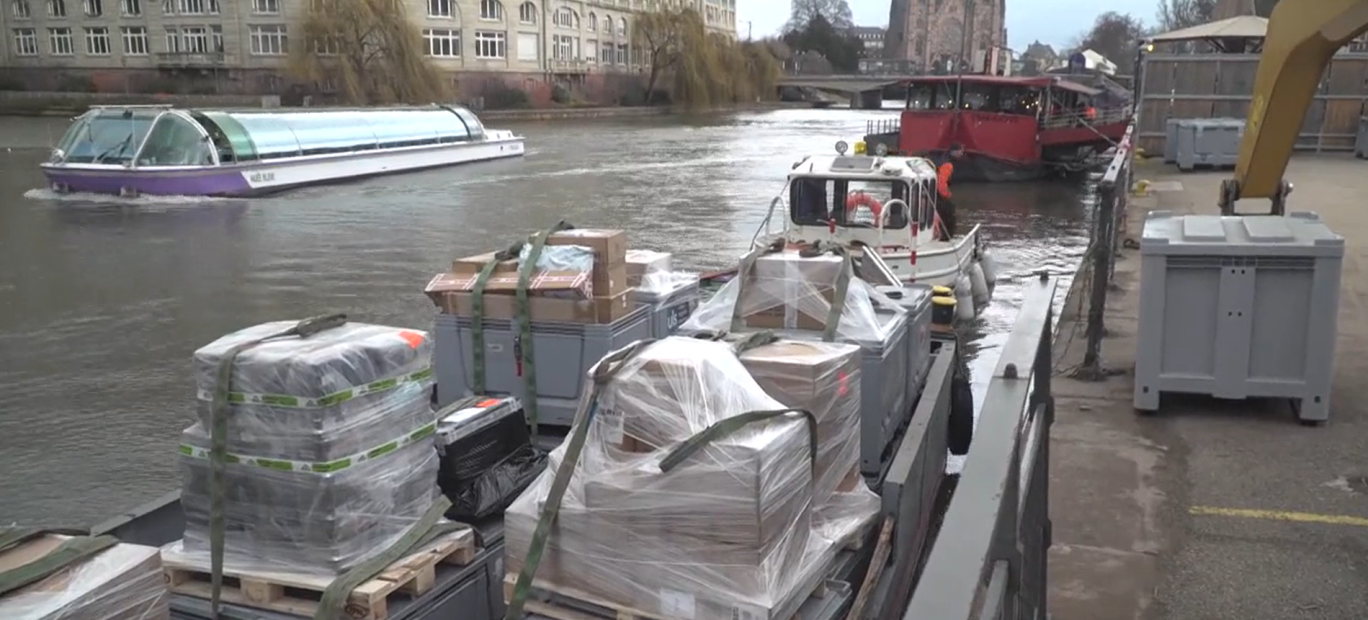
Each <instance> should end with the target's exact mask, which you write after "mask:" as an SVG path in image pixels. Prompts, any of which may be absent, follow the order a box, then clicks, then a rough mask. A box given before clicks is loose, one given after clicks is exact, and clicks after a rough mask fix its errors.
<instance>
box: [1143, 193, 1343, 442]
mask: <svg viewBox="0 0 1368 620" xmlns="http://www.w3.org/2000/svg"><path fill="white" fill-rule="evenodd" d="M1140 254H1141V275H1140V295H1139V299H1140V300H1141V302H1140V322H1139V330H1138V334H1137V341H1138V344H1137V345H1136V358H1135V394H1134V404H1135V408H1136V409H1139V410H1142V411H1153V410H1156V409H1158V408H1159V395H1160V394H1161V393H1162V392H1186V393H1195V394H1208V395H1211V396H1215V397H1217V398H1230V399H1240V398H1249V397H1279V398H1290V399H1294V400H1295V401H1297V403H1298V405H1299V406H1298V415H1299V416H1300V418H1301V419H1302V420H1303V421H1307V422H1320V421H1324V420H1327V419H1329V415H1330V382H1331V374H1332V372H1331V370H1332V365H1333V360H1334V353H1335V335H1336V314H1337V311H1338V308H1339V287H1340V272H1341V267H1342V262H1343V256H1344V239H1343V237H1340V236H1339V235H1336V234H1335V233H1333V232H1331V231H1330V229H1329V228H1327V227H1326V226H1325V224H1324V223H1322V222H1321V220H1320V217H1319V216H1317V215H1316V214H1314V213H1291V214H1288V215H1287V216H1285V217H1284V216H1275V215H1259V216H1228V217H1222V216H1217V215H1187V216H1175V215H1173V214H1172V213H1170V212H1168V211H1153V212H1150V214H1149V217H1148V218H1146V220H1145V229H1144V236H1143V237H1142V240H1141V242H1140Z"/></svg>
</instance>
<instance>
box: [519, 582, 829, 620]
mask: <svg viewBox="0 0 1368 620" xmlns="http://www.w3.org/2000/svg"><path fill="white" fill-rule="evenodd" d="M517 583H518V575H517V574H516V573H508V574H507V575H505V576H504V588H503V590H504V595H503V596H504V602H505V603H507V602H508V601H509V600H512V598H513V588H514V586H515V585H517ZM533 583H534V585H533V587H532V591H531V592H530V593H529V595H528V597H527V602H526V603H525V604H524V605H523V610H524V611H525V612H527V613H533V614H537V615H540V616H546V617H547V618H552V619H553V620H605V619H613V620H679V617H678V616H667V615H661V614H659V613H653V612H649V611H642V610H640V609H637V608H635V607H631V606H628V605H623V604H620V603H614V602H612V601H609V600H606V599H604V598H601V597H597V596H594V595H592V594H587V593H585V592H582V591H580V590H576V589H573V588H567V587H563V586H549V585H547V584H545V583H542V582H540V581H537V582H533ZM826 595H827V590H826V580H825V579H819V580H818V581H817V583H816V585H815V587H814V588H813V589H812V590H810V591H809V592H808V594H807V596H804V597H803V599H804V600H806V599H807V598H808V597H811V596H816V597H819V598H821V597H825V596H826ZM743 617H750V616H749V615H743ZM797 617H798V616H797V614H794V615H793V616H792V617H791V618H789V619H788V620H793V619H794V618H797Z"/></svg>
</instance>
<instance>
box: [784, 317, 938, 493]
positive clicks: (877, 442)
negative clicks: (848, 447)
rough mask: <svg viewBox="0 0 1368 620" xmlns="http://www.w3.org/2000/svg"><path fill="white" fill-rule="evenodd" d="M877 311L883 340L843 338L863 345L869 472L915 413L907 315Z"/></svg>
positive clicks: (864, 453)
mask: <svg viewBox="0 0 1368 620" xmlns="http://www.w3.org/2000/svg"><path fill="white" fill-rule="evenodd" d="M876 312H878V314H879V315H881V317H883V316H886V317H887V322H886V323H885V325H886V333H887V336H886V337H885V338H884V339H883V340H882V341H875V340H854V339H840V341H841V342H845V343H847V344H853V345H858V346H859V347H860V349H861V351H860V352H861V359H860V471H861V472H862V473H867V474H877V473H878V472H879V471H880V469H881V468H882V463H883V455H884V452H885V451H887V450H888V449H889V446H890V445H891V444H892V443H893V439H894V437H895V436H896V435H897V431H898V429H899V428H900V427H902V425H903V424H905V423H906V422H907V420H908V419H909V418H910V417H911V413H912V405H911V403H910V402H908V400H907V387H906V386H907V384H908V383H909V378H910V373H909V370H908V360H910V359H911V355H910V352H909V351H908V348H909V347H910V346H911V343H910V339H909V335H910V334H909V333H908V329H907V315H894V313H893V311H892V310H889V311H888V312H886V313H885V312H884V311H880V310H876ZM772 331H773V332H774V334H775V335H777V336H779V337H781V338H788V339H791V340H809V341H820V340H821V339H822V333H821V332H818V331H808V330H772Z"/></svg>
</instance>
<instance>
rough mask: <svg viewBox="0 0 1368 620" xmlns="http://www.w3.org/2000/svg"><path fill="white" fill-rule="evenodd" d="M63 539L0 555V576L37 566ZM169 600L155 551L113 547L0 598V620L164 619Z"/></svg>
mask: <svg viewBox="0 0 1368 620" xmlns="http://www.w3.org/2000/svg"><path fill="white" fill-rule="evenodd" d="M67 538H68V537H66V536H58V535H51V534H49V535H45V536H40V537H37V538H34V539H31V540H29V541H27V542H24V543H20V544H19V545H17V546H15V547H12V548H10V549H8V550H6V551H3V552H0V573H5V572H8V571H10V570H14V569H18V568H20V567H23V566H27V565H29V564H31V563H33V562H37V561H38V560H40V559H42V558H44V557H46V556H48V555H49V554H51V553H53V552H54V551H56V550H57V548H58V547H60V546H61V545H62V543H63V542H64V541H65V540H67ZM169 598H170V597H169V596H168V594H167V591H166V584H165V581H164V579H163V577H162V563H161V554H160V553H159V552H158V550H157V548H156V547H143V546H141V545H130V544H125V543H118V544H115V545H114V546H112V547H109V548H107V549H105V550H103V551H100V552H98V553H96V554H95V555H93V556H91V557H89V558H86V559H84V560H81V561H79V562H74V563H72V564H70V565H68V566H67V567H66V568H63V569H61V570H59V571H57V572H55V573H53V574H51V575H49V576H47V577H46V578H43V579H41V580H39V581H36V582H34V583H31V584H29V585H27V586H24V587H22V588H19V589H18V590H15V591H13V592H10V593H8V594H6V595H4V596H0V618H5V619H6V620H19V619H22V620H165V619H166V618H170V617H171V611H170V608H169V607H168V600H169Z"/></svg>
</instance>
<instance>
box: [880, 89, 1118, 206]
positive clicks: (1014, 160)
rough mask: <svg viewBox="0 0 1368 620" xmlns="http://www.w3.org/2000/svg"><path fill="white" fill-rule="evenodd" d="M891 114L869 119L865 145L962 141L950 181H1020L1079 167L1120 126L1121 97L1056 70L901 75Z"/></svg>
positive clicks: (897, 150)
mask: <svg viewBox="0 0 1368 620" xmlns="http://www.w3.org/2000/svg"><path fill="white" fill-rule="evenodd" d="M903 85H904V86H906V87H907V105H906V107H905V109H904V110H903V111H902V114H901V115H900V117H899V118H898V119H896V120H893V119H889V120H882V121H871V122H870V123H869V127H868V132H867V135H866V136H865V146H866V149H867V150H868V151H869V152H871V153H874V152H884V149H886V152H887V153H889V154H897V155H913V156H921V157H930V158H933V159H935V158H938V157H940V156H942V155H943V154H944V153H945V151H946V150H948V149H949V148H950V146H951V145H952V144H962V145H964V149H965V159H964V161H962V162H957V163H956V164H955V181H956V182H963V181H971V182H972V181H988V182H1000V181H1024V180H1030V179H1035V178H1039V177H1041V176H1044V175H1045V174H1048V173H1050V172H1054V171H1066V172H1067V171H1071V170H1078V169H1081V168H1082V167H1083V166H1085V165H1086V163H1087V161H1088V160H1089V159H1090V158H1091V157H1092V156H1093V155H1094V154H1096V153H1101V152H1104V151H1106V150H1107V149H1109V148H1111V147H1112V146H1113V145H1114V144H1115V143H1116V142H1117V141H1119V140H1120V139H1121V137H1122V136H1124V135H1125V133H1126V125H1127V124H1128V123H1129V122H1130V118H1131V110H1132V108H1131V104H1130V101H1129V100H1128V99H1127V98H1124V97H1119V96H1117V95H1115V94H1114V93H1112V92H1108V91H1104V90H1099V89H1096V88H1093V87H1091V86H1085V85H1083V84H1079V83H1077V82H1073V81H1070V80H1067V79H1065V78H1064V77H1062V76H1056V75H1043V76H1033V77H1000V76H989V75H962V76H956V75H943V76H925V77H917V78H912V79H909V80H906V81H904V82H903Z"/></svg>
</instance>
